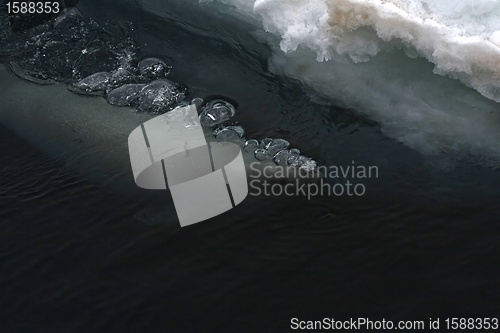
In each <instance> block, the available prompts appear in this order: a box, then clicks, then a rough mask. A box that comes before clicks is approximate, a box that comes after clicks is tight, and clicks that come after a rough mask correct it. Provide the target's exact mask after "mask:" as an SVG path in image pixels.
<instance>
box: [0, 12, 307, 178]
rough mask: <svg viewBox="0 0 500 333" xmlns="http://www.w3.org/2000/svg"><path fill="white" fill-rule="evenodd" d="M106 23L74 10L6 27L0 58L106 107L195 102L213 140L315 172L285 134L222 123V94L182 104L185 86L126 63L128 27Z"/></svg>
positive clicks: (156, 63) (130, 53) (32, 77)
mask: <svg viewBox="0 0 500 333" xmlns="http://www.w3.org/2000/svg"><path fill="white" fill-rule="evenodd" d="M7 25H8V18H7V17H6V16H5V17H3V16H1V11H0V27H7ZM106 27H107V28H113V29H115V30H116V31H107V30H106V29H104V28H103V27H101V26H100V25H99V24H98V23H97V22H96V21H94V20H93V19H91V18H85V17H83V16H82V15H81V14H80V13H79V12H78V10H77V9H75V8H74V9H72V10H70V11H69V12H67V13H65V14H64V15H61V16H60V17H59V18H58V19H57V20H55V21H51V22H49V23H47V24H44V25H42V26H39V27H37V28H36V29H31V30H29V31H27V32H25V33H24V35H23V36H17V35H14V34H10V33H7V31H8V30H9V29H7V30H5V31H0V36H1V37H2V38H0V61H2V62H7V63H9V67H10V69H11V70H12V71H13V72H14V73H15V74H16V75H18V76H19V77H21V78H23V79H25V80H28V81H30V82H33V83H36V84H53V83H56V82H62V83H66V84H67V87H68V89H69V90H70V91H72V92H74V93H77V94H82V95H94V96H102V97H104V98H106V100H107V102H108V103H109V104H111V105H115V106H131V107H133V108H135V110H137V111H138V112H145V113H151V114H159V113H165V112H168V111H171V110H173V109H175V108H178V107H182V106H187V105H190V104H195V105H196V107H197V108H198V110H201V114H200V122H201V125H202V127H204V128H206V129H211V130H212V131H213V132H212V133H213V135H214V137H215V139H216V140H217V141H225V142H234V143H237V144H238V145H240V146H241V147H243V148H244V150H245V151H247V152H248V153H251V154H253V155H254V156H255V158H256V159H258V160H260V161H265V160H272V161H274V163H276V164H277V165H282V166H290V167H294V168H300V169H302V170H306V171H314V170H316V168H317V163H316V162H315V161H314V160H312V159H310V158H308V157H305V156H302V155H300V151H299V150H298V149H289V145H290V144H289V143H288V141H286V140H284V139H271V138H265V139H263V140H262V141H261V142H260V143H259V142H258V141H257V140H254V139H251V140H246V139H245V138H244V134H245V131H244V129H243V127H242V126H239V125H227V122H228V121H229V120H230V119H231V118H233V116H234V115H235V114H236V108H235V107H234V106H233V105H232V104H231V103H229V102H227V101H224V100H221V99H215V100H211V101H208V102H207V103H204V101H203V99H202V98H194V99H192V100H191V101H190V102H188V101H186V88H184V87H181V86H180V85H179V84H177V83H175V82H172V81H170V80H169V79H167V77H168V76H169V75H170V73H171V71H172V66H170V65H168V64H167V63H166V62H164V61H163V60H161V59H158V58H146V59H143V60H141V61H139V62H138V64H137V66H133V65H132V60H133V58H134V54H135V51H136V46H135V42H134V41H133V39H132V38H131V36H132V35H133V34H132V31H133V27H131V26H126V27H121V26H116V27H114V26H113V24H109V22H108V24H107V25H106ZM18 50H23V51H21V52H19V51H18ZM47 59H49V61H48V60H47Z"/></svg>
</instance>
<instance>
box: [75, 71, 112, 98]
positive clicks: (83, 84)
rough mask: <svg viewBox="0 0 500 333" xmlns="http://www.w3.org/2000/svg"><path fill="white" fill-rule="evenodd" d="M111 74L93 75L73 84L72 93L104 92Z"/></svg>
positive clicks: (99, 73) (100, 73)
mask: <svg viewBox="0 0 500 333" xmlns="http://www.w3.org/2000/svg"><path fill="white" fill-rule="evenodd" d="M110 78H111V74H110V73H108V72H98V73H94V74H92V75H90V76H87V77H86V78H84V79H82V80H80V81H78V82H77V83H75V84H74V85H73V86H72V88H74V89H72V91H74V92H81V93H94V92H101V91H102V92H104V90H106V87H107V86H108V84H109V80H110Z"/></svg>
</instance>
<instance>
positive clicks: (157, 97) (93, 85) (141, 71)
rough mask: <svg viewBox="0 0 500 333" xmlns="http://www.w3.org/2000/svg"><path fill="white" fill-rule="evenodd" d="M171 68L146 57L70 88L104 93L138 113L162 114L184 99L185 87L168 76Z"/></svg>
mask: <svg viewBox="0 0 500 333" xmlns="http://www.w3.org/2000/svg"><path fill="white" fill-rule="evenodd" d="M171 71H172V66H170V65H167V64H166V63H165V62H164V61H162V60H160V59H158V58H146V59H143V60H141V61H140V62H139V64H138V66H137V68H132V67H129V68H122V67H120V68H118V69H117V70H115V71H113V72H98V73H94V74H92V75H90V76H88V77H86V78H84V79H82V80H80V81H78V82H76V83H74V84H70V85H68V89H70V90H71V91H73V92H75V93H79V94H85V95H101V96H105V97H106V100H107V101H108V103H109V104H112V105H116V106H132V107H134V108H135V109H136V110H137V111H138V112H148V113H152V114H159V113H163V112H166V111H169V110H172V109H173V108H174V107H175V106H176V105H178V104H179V103H180V102H182V101H183V100H184V98H185V90H186V89H185V88H183V87H181V86H180V85H179V84H177V83H175V82H172V81H170V80H168V79H166V77H167V76H168V75H169V74H170V72H171Z"/></svg>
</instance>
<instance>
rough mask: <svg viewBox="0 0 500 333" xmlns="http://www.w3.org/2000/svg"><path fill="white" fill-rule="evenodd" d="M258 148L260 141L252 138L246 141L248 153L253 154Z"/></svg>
mask: <svg viewBox="0 0 500 333" xmlns="http://www.w3.org/2000/svg"><path fill="white" fill-rule="evenodd" d="M257 148H259V141H257V140H255V139H250V140H248V141H247V142H245V151H246V152H247V153H250V154H252V153H254V152H255V150H256V149H257Z"/></svg>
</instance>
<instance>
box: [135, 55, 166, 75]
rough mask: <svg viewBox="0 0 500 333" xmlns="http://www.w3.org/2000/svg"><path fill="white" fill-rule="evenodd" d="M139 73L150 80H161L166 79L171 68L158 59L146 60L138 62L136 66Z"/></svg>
mask: <svg viewBox="0 0 500 333" xmlns="http://www.w3.org/2000/svg"><path fill="white" fill-rule="evenodd" d="M137 67H138V68H139V73H141V75H144V76H146V77H149V78H150V79H161V78H165V77H167V76H168V75H169V74H170V72H171V71H172V66H169V65H167V64H166V63H165V62H164V61H162V60H160V59H158V58H146V59H144V60H141V61H140V62H139V65H138V66H137Z"/></svg>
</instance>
